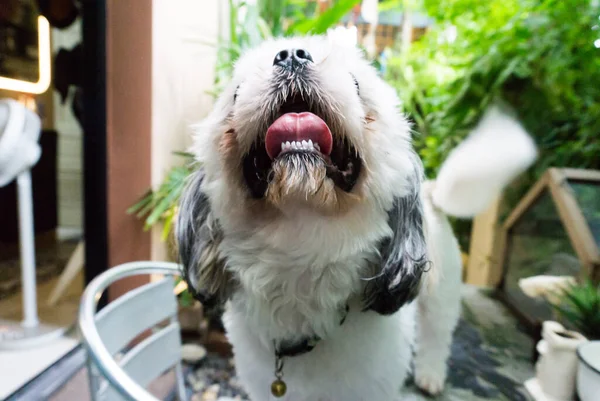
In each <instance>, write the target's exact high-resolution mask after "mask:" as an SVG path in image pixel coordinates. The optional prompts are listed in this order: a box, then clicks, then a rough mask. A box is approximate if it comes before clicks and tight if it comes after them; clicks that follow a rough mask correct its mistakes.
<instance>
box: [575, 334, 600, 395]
mask: <svg viewBox="0 0 600 401" xmlns="http://www.w3.org/2000/svg"><path fill="white" fill-rule="evenodd" d="M577 357H578V358H579V367H578V369H577V394H578V395H579V399H580V400H581V401H597V400H599V399H600V341H590V342H588V343H585V344H582V345H580V346H579V347H578V348H577Z"/></svg>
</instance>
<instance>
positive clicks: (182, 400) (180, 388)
mask: <svg viewBox="0 0 600 401" xmlns="http://www.w3.org/2000/svg"><path fill="white" fill-rule="evenodd" d="M175 377H176V380H177V394H178V396H179V401H187V393H186V391H185V381H184V377H183V366H182V365H181V362H180V363H178V364H177V365H175Z"/></svg>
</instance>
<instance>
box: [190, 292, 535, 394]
mask: <svg viewBox="0 0 600 401" xmlns="http://www.w3.org/2000/svg"><path fill="white" fill-rule="evenodd" d="M518 327H519V325H518V323H517V321H516V319H515V318H514V317H513V316H512V315H511V314H510V313H509V311H508V310H507V309H506V308H505V307H504V306H503V305H502V304H500V303H499V302H498V301H497V300H495V299H494V298H493V297H492V296H491V295H490V293H489V292H488V291H484V290H479V289H476V288H474V287H469V286H464V287H463V313H462V318H461V321H460V323H459V326H458V327H457V330H456V332H455V335H454V343H453V346H452V356H451V358H450V361H449V364H450V369H449V377H448V383H447V385H446V389H445V391H444V392H443V394H441V395H440V396H438V397H436V398H435V400H436V401H489V400H502V401H529V400H531V398H530V397H529V395H528V394H527V392H526V390H525V389H524V387H523V383H524V382H525V380H527V379H529V378H530V377H532V376H533V374H534V367H533V364H532V362H531V353H532V350H533V341H532V339H531V338H530V337H529V336H527V335H526V334H524V333H523V332H522V331H520V330H519V328H518ZM188 381H189V385H190V387H193V389H191V388H190V391H191V392H193V393H195V394H196V399H199V400H201V399H204V398H203V397H212V396H213V395H212V394H207V393H215V392H216V393H218V395H219V396H228V397H232V396H234V397H236V398H235V399H240V400H246V398H244V396H243V392H240V390H239V384H238V382H237V379H236V377H235V370H234V368H233V367H232V366H231V365H230V361H229V360H227V359H221V358H219V357H216V356H213V357H209V358H207V359H206V360H205V361H204V362H203V363H202V364H201V365H200V366H199V367H198V368H197V369H196V370H195V372H193V373H190V374H189V375H188ZM206 399H213V398H206ZM401 399H402V400H406V401H426V400H432V399H433V398H431V397H428V396H426V395H424V394H422V393H421V392H420V391H419V390H418V389H417V388H416V387H415V386H414V384H412V383H411V382H410V380H409V383H407V386H406V387H405V388H404V389H402V397H401Z"/></svg>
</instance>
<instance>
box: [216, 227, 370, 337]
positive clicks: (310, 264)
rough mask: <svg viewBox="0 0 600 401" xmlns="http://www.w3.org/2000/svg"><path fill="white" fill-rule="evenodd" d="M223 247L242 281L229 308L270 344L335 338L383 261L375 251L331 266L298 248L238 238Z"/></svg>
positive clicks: (230, 240) (227, 258)
mask: <svg viewBox="0 0 600 401" xmlns="http://www.w3.org/2000/svg"><path fill="white" fill-rule="evenodd" d="M300 243H301V242H300ZM326 246H327V243H323V247H326ZM220 249H221V251H222V252H223V254H224V255H226V260H227V268H228V269H229V270H230V271H231V272H232V273H233V275H234V277H236V278H237V280H238V281H239V283H240V288H239V290H238V291H237V292H236V293H235V294H234V296H233V299H232V302H231V305H230V307H233V308H235V309H237V310H238V311H240V312H242V313H243V315H244V316H245V317H246V319H247V324H248V326H249V327H250V328H251V329H252V330H253V331H254V333H255V335H257V336H258V337H259V338H260V339H261V341H262V342H263V343H264V344H265V345H267V344H272V341H273V340H279V339H294V338H298V337H304V336H314V335H317V336H319V337H322V338H326V337H328V336H329V335H331V333H332V332H333V331H334V330H336V329H337V328H338V327H339V325H340V321H341V319H342V317H343V316H344V314H345V313H346V306H347V305H348V304H349V303H354V302H358V300H360V298H361V296H362V293H363V291H364V286H365V285H366V281H365V279H366V278H368V277H370V274H371V273H370V271H371V270H372V268H371V266H372V265H373V263H376V260H377V257H378V253H377V250H376V248H375V247H373V249H371V250H360V251H359V252H357V253H355V254H351V255H348V256H345V257H340V255H332V258H331V259H336V260H334V261H330V262H327V261H324V260H323V258H322V257H321V258H319V257H316V255H315V254H313V255H309V254H306V253H304V252H302V251H301V250H298V249H293V248H290V249H289V251H287V252H286V251H280V250H277V249H273V248H269V247H265V245H264V244H260V243H259V242H258V241H255V240H252V239H249V240H248V239H246V240H242V239H240V238H234V237H230V238H227V237H226V239H225V240H224V241H223V243H222V244H221V248H220ZM323 252H324V250H323V249H322V250H320V253H323Z"/></svg>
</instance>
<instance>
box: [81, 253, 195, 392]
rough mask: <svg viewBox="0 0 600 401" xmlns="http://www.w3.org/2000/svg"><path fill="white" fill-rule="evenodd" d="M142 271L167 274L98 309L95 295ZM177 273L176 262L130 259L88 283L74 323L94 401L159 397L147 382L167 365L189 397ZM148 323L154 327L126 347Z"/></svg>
mask: <svg viewBox="0 0 600 401" xmlns="http://www.w3.org/2000/svg"><path fill="white" fill-rule="evenodd" d="M140 274H161V275H165V276H166V277H165V278H163V279H161V280H160V281H157V282H153V283H150V284H146V285H143V286H141V287H138V288H136V289H134V290H132V291H130V292H128V293H126V294H124V295H122V296H121V297H119V298H118V299H116V300H115V301H113V302H111V303H109V304H108V305H107V306H106V307H105V308H103V309H102V310H101V311H100V312H98V313H96V307H97V303H98V299H100V295H101V294H102V292H104V290H106V288H108V286H109V285H111V284H112V283H114V282H116V281H118V280H120V279H122V278H125V277H130V276H134V275H140ZM179 274H180V266H179V265H177V264H175V263H168V262H132V263H125V264H122V265H119V266H116V267H113V268H111V269H109V270H107V271H106V272H104V273H102V274H101V275H99V276H98V277H96V278H95V279H94V280H92V282H91V283H90V284H89V285H88V286H87V288H86V289H85V291H84V293H83V296H82V298H81V304H80V308H79V322H78V323H79V329H80V331H81V334H82V337H83V344H84V346H85V347H86V349H87V352H88V373H89V374H88V376H89V381H90V392H91V394H92V399H93V400H94V401H96V400H106V401H114V400H130V401H158V400H157V398H156V397H154V396H153V395H152V394H150V393H149V392H148V391H147V390H146V389H145V387H147V386H148V384H150V382H152V380H154V379H156V378H157V377H159V376H160V375H161V374H163V373H164V372H166V371H167V370H169V369H171V368H174V370H175V374H176V382H177V394H178V397H179V400H181V401H187V398H186V392H185V386H184V377H183V368H182V364H181V333H180V328H179V323H178V321H177V299H176V297H175V294H174V280H173V276H175V275H179ZM148 329H152V334H151V335H150V336H149V337H147V338H145V339H144V340H142V341H141V342H139V343H138V344H136V345H134V346H133V347H131V348H130V349H127V348H126V347H127V345H128V344H130V343H131V340H133V339H134V338H136V337H137V336H138V335H139V334H141V333H143V332H146V331H148Z"/></svg>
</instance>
